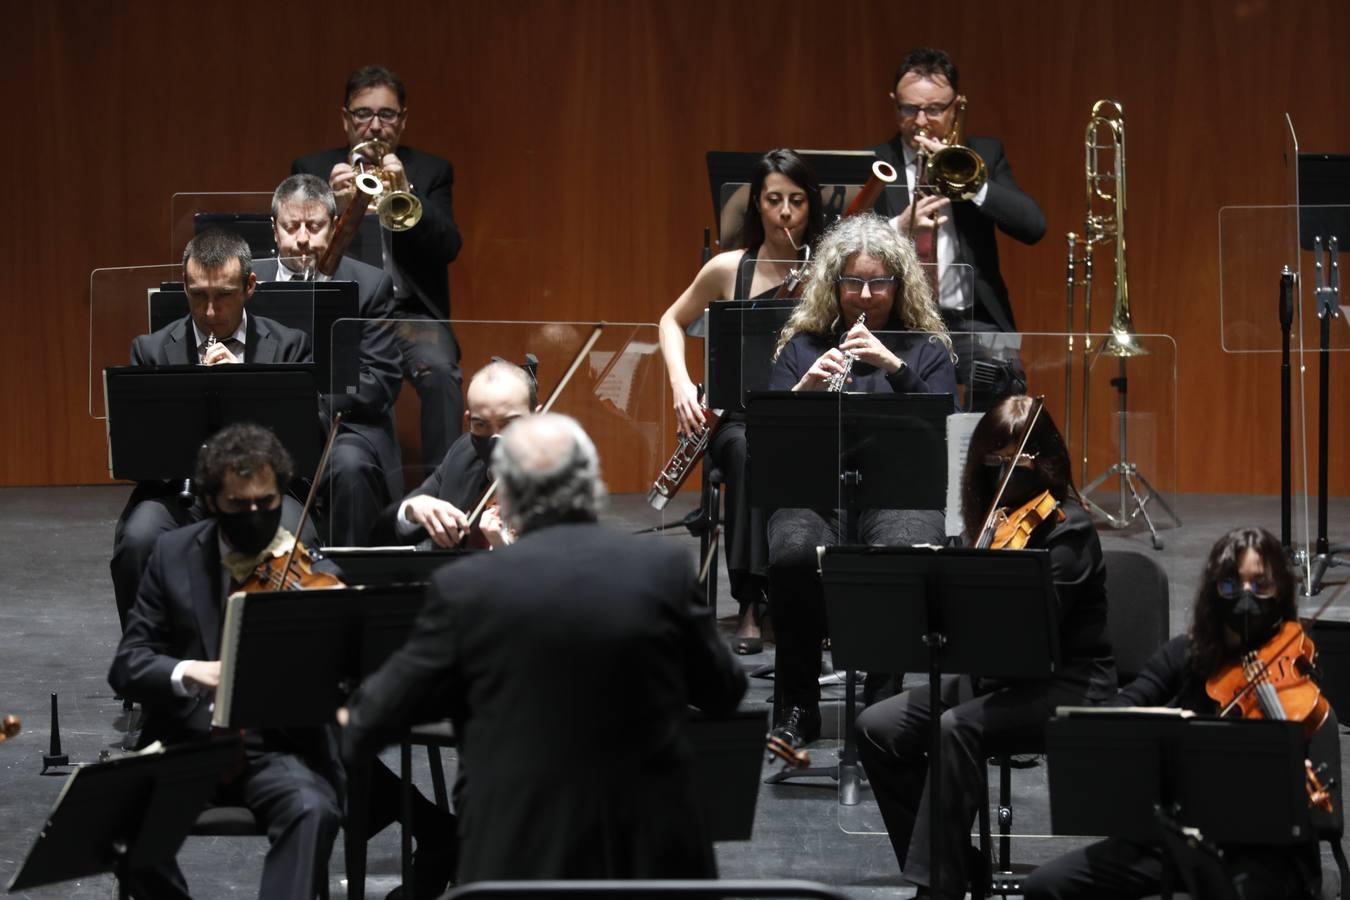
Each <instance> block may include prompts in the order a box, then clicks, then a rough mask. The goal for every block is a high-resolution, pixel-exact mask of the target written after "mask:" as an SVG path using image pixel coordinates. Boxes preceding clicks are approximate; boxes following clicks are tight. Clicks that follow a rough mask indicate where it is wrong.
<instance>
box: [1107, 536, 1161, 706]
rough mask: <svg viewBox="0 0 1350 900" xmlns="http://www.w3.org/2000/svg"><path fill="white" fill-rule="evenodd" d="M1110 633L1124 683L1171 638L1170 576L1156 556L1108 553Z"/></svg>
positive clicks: (1113, 650)
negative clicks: (1169, 620)
mask: <svg viewBox="0 0 1350 900" xmlns="http://www.w3.org/2000/svg"><path fill="white" fill-rule="evenodd" d="M1102 556H1103V558H1104V559H1105V561H1106V600H1107V619H1106V633H1107V636H1108V638H1109V639H1110V641H1111V652H1112V653H1113V654H1114V655H1115V658H1116V672H1117V673H1118V674H1119V677H1120V683H1121V684H1127V683H1128V682H1130V681H1132V680H1133V679H1134V677H1135V676H1136V675H1138V674H1139V672H1140V671H1141V670H1142V669H1143V668H1144V663H1146V662H1148V659H1149V657H1150V656H1152V655H1153V654H1154V652H1155V651H1156V650H1157V649H1158V648H1159V647H1161V646H1162V645H1163V644H1164V643H1165V642H1166V641H1167V637H1168V629H1169V627H1170V623H1169V622H1168V610H1169V607H1170V605H1171V603H1170V592H1169V589H1168V586H1167V573H1166V572H1164V571H1163V568H1162V566H1160V565H1159V564H1158V561H1157V560H1156V559H1154V558H1153V557H1152V556H1148V555H1147V554H1144V553H1140V552H1138V551H1136V550H1107V551H1105V552H1104V553H1103V554H1102Z"/></svg>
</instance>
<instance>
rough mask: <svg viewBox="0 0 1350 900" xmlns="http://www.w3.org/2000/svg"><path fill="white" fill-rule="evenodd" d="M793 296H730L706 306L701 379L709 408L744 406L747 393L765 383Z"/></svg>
mask: <svg viewBox="0 0 1350 900" xmlns="http://www.w3.org/2000/svg"><path fill="white" fill-rule="evenodd" d="M796 305H797V301H795V300H730V301H720V302H717V303H711V304H709V305H708V337H707V349H706V353H705V355H704V371H703V384H704V392H705V398H706V400H707V403H708V407H709V408H710V409H721V410H726V411H728V412H729V411H732V410H744V409H745V395H746V394H747V393H748V392H750V391H764V390H768V387H769V376H770V374H772V372H773V351H774V347H775V346H776V345H777V343H778V334H779V332H781V331H782V330H783V325H784V324H786V323H787V320H788V316H789V315H791V314H792V310H793V308H794V307H796Z"/></svg>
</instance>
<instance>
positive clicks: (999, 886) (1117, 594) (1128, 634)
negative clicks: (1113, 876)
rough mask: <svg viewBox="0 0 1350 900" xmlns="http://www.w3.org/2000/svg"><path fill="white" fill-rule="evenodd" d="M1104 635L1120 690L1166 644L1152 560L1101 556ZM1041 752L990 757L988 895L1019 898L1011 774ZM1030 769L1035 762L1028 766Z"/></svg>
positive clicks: (984, 846) (1159, 577)
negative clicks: (993, 832)
mask: <svg viewBox="0 0 1350 900" xmlns="http://www.w3.org/2000/svg"><path fill="white" fill-rule="evenodd" d="M1102 557H1103V559H1104V560H1105V562H1106V596H1107V620H1106V632H1107V636H1108V638H1109V639H1110V641H1111V651H1112V653H1113V654H1114V656H1115V659H1116V673H1117V676H1118V677H1119V682H1120V684H1122V685H1123V684H1128V683H1129V682H1130V681H1133V680H1134V678H1135V676H1137V675H1138V674H1139V672H1140V671H1141V670H1142V669H1143V667H1144V664H1145V663H1146V662H1148V659H1149V657H1150V656H1152V655H1153V653H1154V652H1155V651H1156V650H1157V649H1158V648H1159V647H1160V646H1162V645H1163V644H1164V643H1166V641H1167V638H1168V632H1169V630H1170V627H1171V626H1170V622H1169V619H1168V617H1169V609H1170V606H1171V602H1170V590H1169V588H1168V584H1167V573H1166V572H1164V571H1163V568H1162V566H1160V565H1159V564H1158V561H1157V559H1155V558H1154V557H1152V556H1149V555H1146V554H1144V553H1140V552H1138V551H1135V550H1106V551H1104V552H1103V553H1102ZM1044 752H1045V747H1044V746H1043V745H1038V746H1028V747H1018V748H1016V749H1014V750H1012V751H1011V752H1008V753H1005V754H1004V755H1002V756H997V757H995V758H994V759H993V760H992V761H993V762H997V764H998V767H999V787H998V831H999V837H998V866H997V868H994V866H993V853H992V841H991V839H990V827H989V806H988V804H981V805H980V850H981V852H982V853H983V855H984V859H985V864H986V866H988V867H989V869H990V872H991V876H990V882H989V892H990V893H991V894H1000V895H1002V896H1004V897H1006V896H1007V895H1008V894H1020V893H1021V892H1022V880H1023V877H1024V875H1025V872H1021V871H1014V869H1013V864H1012V860H1011V856H1012V822H1013V809H1012V770H1013V768H1014V763H1013V756H1014V755H1034V754H1040V753H1044ZM1033 765H1034V762H1033Z"/></svg>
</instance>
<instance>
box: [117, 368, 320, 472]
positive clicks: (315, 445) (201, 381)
mask: <svg viewBox="0 0 1350 900" xmlns="http://www.w3.org/2000/svg"><path fill="white" fill-rule="evenodd" d="M103 392H104V407H105V408H106V409H107V410H108V423H107V427H108V468H109V470H110V471H111V473H112V477H113V478H122V479H127V480H129V481H170V480H180V479H183V478H187V477H189V476H190V475H191V474H192V473H193V471H194V470H195V469H196V466H197V451H198V450H199V449H200V448H201V445H202V444H203V443H204V442H205V441H206V440H207V438H209V437H211V435H213V434H215V433H216V432H217V431H219V430H220V429H222V428H224V427H225V426H226V425H232V424H234V423H236V422H256V423H257V424H259V425H263V426H265V427H267V428H270V429H271V430H272V431H273V432H274V433H275V434H276V436H277V437H278V438H279V439H280V440H281V443H282V445H283V446H285V447H286V449H287V450H288V451H290V454H291V457H292V458H293V459H294V460H295V466H296V473H297V474H301V475H310V474H312V473H313V472H314V470H315V468H316V467H317V466H318V463H319V451H320V447H319V438H320V434H319V429H318V423H319V400H318V393H317V391H316V390H315V388H314V372H313V366H312V365H310V364H308V363H278V364H275V365H255V364H252V363H244V364H241V365H231V366H112V367H109V368H107V369H104V370H103ZM168 425H172V426H173V427H166V426H168Z"/></svg>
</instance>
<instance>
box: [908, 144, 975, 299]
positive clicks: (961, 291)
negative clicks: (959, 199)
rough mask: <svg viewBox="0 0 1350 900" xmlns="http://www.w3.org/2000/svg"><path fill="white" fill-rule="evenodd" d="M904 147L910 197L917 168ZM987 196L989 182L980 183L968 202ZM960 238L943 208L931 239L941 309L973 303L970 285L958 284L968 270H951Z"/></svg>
mask: <svg viewBox="0 0 1350 900" xmlns="http://www.w3.org/2000/svg"><path fill="white" fill-rule="evenodd" d="M904 148H905V183H906V184H907V185H908V186H909V195H910V197H911V198H912V197H913V196H914V184H915V174H916V169H917V168H918V165H917V161H918V153H917V152H916V151H915V150H914V148H913V147H911V146H910V145H909V144H905V145H904ZM988 195H989V182H987V181H986V182H985V183H984V184H983V185H981V187H980V190H979V193H977V194H976V195H975V196H974V197H973V198H971V202H972V203H974V204H975V205H976V206H980V205H982V204H983V203H984V198H985V197H987V196H988ZM958 240H960V238H959V237H958V236H957V234H956V218H955V216H954V215H953V214H952V210H951V209H950V208H949V209H948V210H947V221H946V222H944V223H943V224H942V225H940V226H938V230H937V234H936V235H934V241H935V242H936V243H937V266H938V286H939V289H938V305H939V306H940V307H942V308H943V309H949V310H953V311H956V312H960V311H964V310H967V309H969V308H970V307H971V305H972V304H973V303H974V297H973V296H971V295H970V291H971V289H972V286H971V285H969V284H962V280H963V278H962V274H963V273H968V272H969V271H970V270H969V269H956V270H953V269H952V263H954V262H955V261H956V247H957V243H956V242H957V241H958ZM965 280H966V281H969V280H970V276H969V275H968V274H967V275H965Z"/></svg>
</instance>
